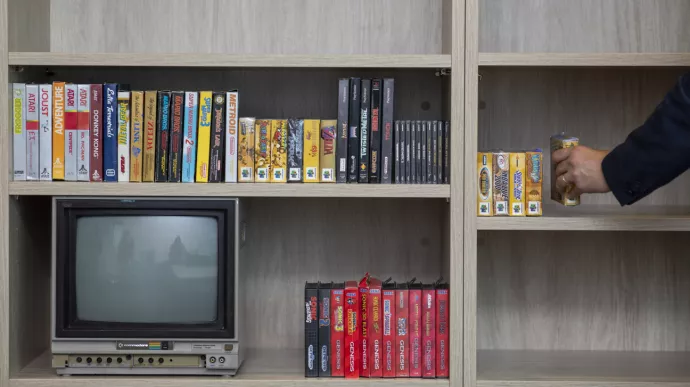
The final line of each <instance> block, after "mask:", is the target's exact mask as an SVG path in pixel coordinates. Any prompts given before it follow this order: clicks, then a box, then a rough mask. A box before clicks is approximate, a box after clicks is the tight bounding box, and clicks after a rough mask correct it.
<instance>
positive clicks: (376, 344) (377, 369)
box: [367, 277, 383, 378]
mask: <svg viewBox="0 0 690 387" xmlns="http://www.w3.org/2000/svg"><path fill="white" fill-rule="evenodd" d="M367 320H368V329H367V341H368V345H369V377H370V378H380V377H382V376H383V364H382V362H381V359H382V356H381V355H382V352H383V322H382V316H381V281H380V280H379V279H377V278H374V277H369V310H368V313H367Z"/></svg>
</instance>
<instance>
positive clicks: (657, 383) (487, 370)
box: [477, 350, 690, 387]
mask: <svg viewBox="0 0 690 387" xmlns="http://www.w3.org/2000/svg"><path fill="white" fill-rule="evenodd" d="M689 363H690V353H688V352H644V351H640V352H606V351H510V350H479V351H477V386H479V387H547V386H548V387H584V386H598V387H642V386H645V387H662V386H663V387H676V386H681V385H682V386H688V385H690V367H688V364H689Z"/></svg>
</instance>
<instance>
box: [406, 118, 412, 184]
mask: <svg viewBox="0 0 690 387" xmlns="http://www.w3.org/2000/svg"><path fill="white" fill-rule="evenodd" d="M412 125H413V123H412V121H410V120H407V121H405V183H406V184H412V172H413V170H412V168H413V164H412Z"/></svg>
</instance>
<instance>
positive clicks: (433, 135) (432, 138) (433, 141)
mask: <svg viewBox="0 0 690 387" xmlns="http://www.w3.org/2000/svg"><path fill="white" fill-rule="evenodd" d="M437 133H438V122H437V121H433V122H431V132H430V133H429V136H428V139H429V140H428V141H429V144H430V145H431V152H429V160H428V162H427V168H429V170H430V171H431V181H430V183H432V184H438V174H437V173H436V166H437V165H436V159H437V156H438V141H437Z"/></svg>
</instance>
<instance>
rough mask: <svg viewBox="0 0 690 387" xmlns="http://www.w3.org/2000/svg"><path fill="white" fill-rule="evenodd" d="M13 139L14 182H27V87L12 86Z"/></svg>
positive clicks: (20, 85) (21, 84)
mask: <svg viewBox="0 0 690 387" xmlns="http://www.w3.org/2000/svg"><path fill="white" fill-rule="evenodd" d="M12 133H13V135H12V139H13V144H14V152H13V154H14V164H13V170H14V180H15V181H17V180H26V85H25V84H24V83H15V84H13V85H12Z"/></svg>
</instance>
